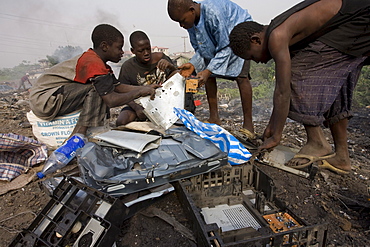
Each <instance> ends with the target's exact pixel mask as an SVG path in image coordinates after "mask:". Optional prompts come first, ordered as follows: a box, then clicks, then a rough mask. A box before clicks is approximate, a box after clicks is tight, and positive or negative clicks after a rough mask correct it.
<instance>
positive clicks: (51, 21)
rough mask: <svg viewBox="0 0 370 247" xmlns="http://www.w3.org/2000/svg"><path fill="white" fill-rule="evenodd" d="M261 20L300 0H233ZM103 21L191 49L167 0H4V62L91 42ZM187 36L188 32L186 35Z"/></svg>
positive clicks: (0, 39) (172, 47)
mask: <svg viewBox="0 0 370 247" xmlns="http://www.w3.org/2000/svg"><path fill="white" fill-rule="evenodd" d="M234 2H235V3H237V4H239V5H240V6H241V7H243V8H245V9H248V11H249V13H250V14H251V15H252V17H253V19H254V20H255V21H257V22H260V23H262V24H268V23H269V22H270V20H271V19H272V18H273V17H275V16H276V15H278V14H279V13H281V12H283V11H284V10H286V9H287V8H289V7H291V6H293V5H295V4H296V3H298V2H300V0H234ZM100 23H108V24H111V25H113V26H115V27H117V28H118V29H119V30H121V32H122V33H123V34H124V36H125V50H129V45H128V37H129V35H130V33H131V32H133V31H135V30H142V31H144V32H146V33H147V34H148V36H149V38H150V40H151V44H152V46H160V47H168V48H169V51H170V53H173V52H181V51H184V44H185V49H186V50H187V51H190V50H192V48H191V46H190V42H189V40H188V38H187V32H186V30H185V29H182V28H181V27H180V26H179V25H178V24H177V23H175V22H173V21H172V20H171V19H170V18H169V17H168V14H167V0H1V1H0V45H1V48H0V58H1V59H0V68H12V67H14V66H16V65H18V64H20V63H21V62H22V61H23V60H26V61H29V62H30V63H37V61H38V60H39V59H43V58H46V55H52V54H53V52H54V51H55V50H56V49H57V48H58V47H59V46H67V45H71V46H80V47H81V48H82V49H83V50H86V49H88V48H89V47H91V40H90V35H91V32H92V30H93V28H94V27H95V26H96V25H98V24H100ZM184 37H186V38H184Z"/></svg>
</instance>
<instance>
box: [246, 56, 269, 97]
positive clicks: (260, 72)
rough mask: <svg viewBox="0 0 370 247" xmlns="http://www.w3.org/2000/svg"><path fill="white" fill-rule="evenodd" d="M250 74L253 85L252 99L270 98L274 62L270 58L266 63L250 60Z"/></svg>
mask: <svg viewBox="0 0 370 247" xmlns="http://www.w3.org/2000/svg"><path fill="white" fill-rule="evenodd" d="M250 74H251V77H252V80H251V82H252V85H253V99H254V100H257V99H268V98H272V97H273V94H274V88H275V63H274V62H273V61H272V60H270V61H269V62H268V63H267V64H259V63H255V62H253V61H251V69H250Z"/></svg>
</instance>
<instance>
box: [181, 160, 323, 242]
mask: <svg viewBox="0 0 370 247" xmlns="http://www.w3.org/2000/svg"><path fill="white" fill-rule="evenodd" d="M174 186H175V188H176V192H177V194H178V196H179V199H180V201H181V203H182V205H183V206H184V210H185V212H186V213H187V215H188V217H189V218H190V221H191V223H192V227H193V231H194V234H195V236H196V239H197V244H198V246H266V247H267V246H268V247H271V246H300V247H301V246H312V247H313V246H315V247H321V246H326V241H327V225H326V224H320V225H311V226H310V225H308V224H307V223H306V222H305V221H303V220H302V219H300V218H299V217H297V216H296V215H295V214H294V213H293V212H292V211H290V210H289V209H288V208H286V206H285V205H284V203H282V202H281V201H279V200H278V199H277V198H276V197H275V196H274V189H275V187H274V183H273V181H272V179H271V178H270V177H269V176H267V175H266V174H265V173H264V172H262V171H261V170H260V169H258V168H257V167H256V166H254V165H251V164H249V163H247V164H245V165H240V166H227V167H223V168H221V169H219V170H216V171H212V172H209V173H206V174H202V175H199V176H195V177H192V178H189V179H183V180H181V181H179V182H176V183H174ZM207 219H208V220H207ZM212 220H214V221H212ZM216 221H218V222H216ZM207 222H208V223H207ZM224 223H225V224H224ZM222 224H224V225H222Z"/></svg>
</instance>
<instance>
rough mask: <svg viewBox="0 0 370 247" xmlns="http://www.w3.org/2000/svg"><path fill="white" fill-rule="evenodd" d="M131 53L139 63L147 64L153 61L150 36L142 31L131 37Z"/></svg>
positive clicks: (134, 33)
mask: <svg viewBox="0 0 370 247" xmlns="http://www.w3.org/2000/svg"><path fill="white" fill-rule="evenodd" d="M130 44H131V52H132V53H133V54H135V56H136V59H137V61H138V62H139V63H143V64H147V63H149V62H150V61H151V59H152V47H151V45H150V40H149V38H148V36H147V35H146V34H145V33H144V32H142V31H135V32H133V33H132V34H131V35H130Z"/></svg>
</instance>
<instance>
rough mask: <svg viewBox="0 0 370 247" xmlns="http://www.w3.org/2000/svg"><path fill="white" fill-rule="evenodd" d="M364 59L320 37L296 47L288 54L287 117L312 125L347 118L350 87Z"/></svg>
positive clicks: (349, 103) (326, 123) (351, 93)
mask: <svg viewBox="0 0 370 247" xmlns="http://www.w3.org/2000/svg"><path fill="white" fill-rule="evenodd" d="M365 59H366V57H353V56H350V55H346V54H344V53H342V52H340V51H338V50H337V49H335V48H332V47H329V46H327V45H326V44H324V43H322V42H320V41H314V42H312V43H310V44H309V45H308V46H307V47H305V48H304V49H302V50H300V51H298V53H297V54H296V55H294V56H293V58H292V78H291V99H290V111H289V118H291V119H293V120H295V121H297V122H300V123H303V124H305V125H312V126H319V125H321V124H324V125H326V126H328V125H331V124H334V123H336V122H338V121H340V120H341V119H344V118H350V117H351V116H352V113H351V106H352V97H353V91H354V88H355V86H356V83H357V80H358V77H359V75H360V72H361V69H362V67H363V65H364V60H365Z"/></svg>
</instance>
